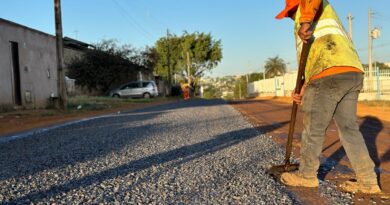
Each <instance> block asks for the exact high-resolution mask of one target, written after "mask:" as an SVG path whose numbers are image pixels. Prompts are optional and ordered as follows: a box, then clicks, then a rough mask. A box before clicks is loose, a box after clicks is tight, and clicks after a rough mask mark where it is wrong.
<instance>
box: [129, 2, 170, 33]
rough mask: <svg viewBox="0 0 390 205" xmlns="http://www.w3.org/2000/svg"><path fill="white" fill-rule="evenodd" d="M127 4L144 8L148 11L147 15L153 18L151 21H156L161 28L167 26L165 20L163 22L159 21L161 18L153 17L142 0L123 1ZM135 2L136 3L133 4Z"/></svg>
mask: <svg viewBox="0 0 390 205" xmlns="http://www.w3.org/2000/svg"><path fill="white" fill-rule="evenodd" d="M125 2H126V3H127V4H132V5H133V6H135V7H138V8H141V7H142V9H144V10H145V11H148V12H149V13H148V17H150V18H151V19H153V21H155V22H156V23H157V25H158V26H159V27H160V28H163V29H166V28H169V26H168V24H167V23H166V22H163V21H161V19H157V18H155V17H154V16H153V15H152V14H150V9H149V8H148V7H147V6H145V5H144V4H143V3H142V1H125ZM135 3H138V5H137V4H135Z"/></svg>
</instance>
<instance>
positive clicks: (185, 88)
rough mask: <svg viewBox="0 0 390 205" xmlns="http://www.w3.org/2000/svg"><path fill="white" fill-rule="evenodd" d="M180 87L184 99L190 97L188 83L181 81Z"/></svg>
mask: <svg viewBox="0 0 390 205" xmlns="http://www.w3.org/2000/svg"><path fill="white" fill-rule="evenodd" d="M181 89H182V92H183V98H184V100H188V99H190V86H189V85H188V83H183V84H182V85H181Z"/></svg>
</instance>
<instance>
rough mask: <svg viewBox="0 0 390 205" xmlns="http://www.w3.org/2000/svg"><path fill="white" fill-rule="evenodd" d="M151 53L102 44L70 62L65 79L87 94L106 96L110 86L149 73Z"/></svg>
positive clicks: (104, 42)
mask: <svg viewBox="0 0 390 205" xmlns="http://www.w3.org/2000/svg"><path fill="white" fill-rule="evenodd" d="M153 56H154V54H153V50H151V49H145V50H144V51H138V50H136V49H135V48H132V47H131V46H129V45H123V46H121V47H119V46H118V45H117V42H116V40H103V41H102V42H100V43H98V44H96V45H95V49H91V50H88V51H87V52H86V53H85V55H84V56H83V58H79V59H78V58H76V59H73V62H71V63H70V65H69V66H68V69H69V71H68V76H69V77H71V78H74V79H76V83H77V84H78V85H80V86H83V87H86V88H88V89H89V90H97V91H99V92H100V93H101V94H104V93H106V92H107V91H109V90H110V89H111V88H113V87H114V86H117V85H119V84H121V83H124V82H127V81H129V80H135V79H136V76H137V73H138V72H139V71H141V70H148V69H153V67H154V59H153Z"/></svg>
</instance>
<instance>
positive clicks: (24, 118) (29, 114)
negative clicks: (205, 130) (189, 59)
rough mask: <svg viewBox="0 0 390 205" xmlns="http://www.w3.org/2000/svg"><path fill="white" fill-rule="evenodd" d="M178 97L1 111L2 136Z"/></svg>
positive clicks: (0, 127) (145, 105)
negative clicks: (76, 107)
mask: <svg viewBox="0 0 390 205" xmlns="http://www.w3.org/2000/svg"><path fill="white" fill-rule="evenodd" d="M176 101H178V99H176V98H157V99H153V101H150V102H142V103H140V102H127V103H122V104H120V105H118V106H115V107H112V108H106V109H101V110H70V111H66V112H62V111H58V110H46V109H38V110H20V111H14V112H5V113H0V137H4V136H9V135H12V134H14V133H20V132H24V131H28V130H31V129H36V128H40V127H48V126H52V125H56V124H61V123H64V122H69V121H74V120H79V119H84V118H89V117H95V116H99V115H105V114H111V113H117V112H118V111H119V112H123V111H129V110H135V109H141V108H146V107H150V106H155V105H161V104H165V103H170V102H176Z"/></svg>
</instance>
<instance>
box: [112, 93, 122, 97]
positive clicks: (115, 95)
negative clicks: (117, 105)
mask: <svg viewBox="0 0 390 205" xmlns="http://www.w3.org/2000/svg"><path fill="white" fill-rule="evenodd" d="M112 97H114V98H120V97H121V96H119V95H118V94H114V95H112Z"/></svg>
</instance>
